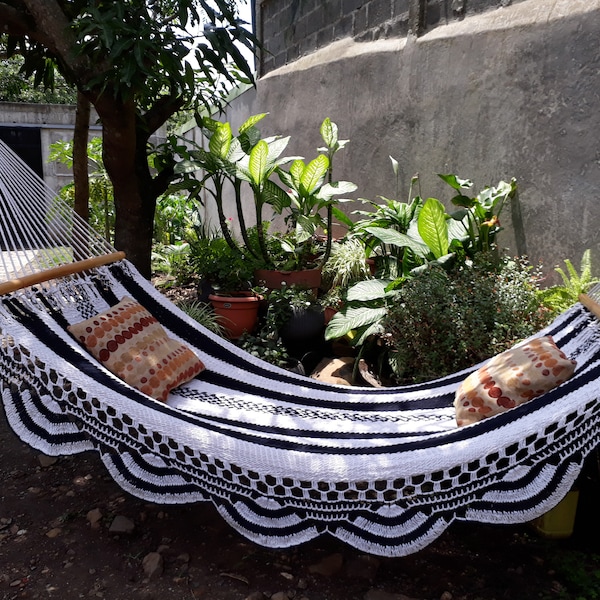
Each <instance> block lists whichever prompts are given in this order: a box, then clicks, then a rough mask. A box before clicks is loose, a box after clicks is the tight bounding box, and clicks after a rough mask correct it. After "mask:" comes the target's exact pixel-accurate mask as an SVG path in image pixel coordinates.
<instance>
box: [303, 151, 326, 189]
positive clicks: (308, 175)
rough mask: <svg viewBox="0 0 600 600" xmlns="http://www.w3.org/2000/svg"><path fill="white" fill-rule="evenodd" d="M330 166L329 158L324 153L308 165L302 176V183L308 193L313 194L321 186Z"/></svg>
mask: <svg viewBox="0 0 600 600" xmlns="http://www.w3.org/2000/svg"><path fill="white" fill-rule="evenodd" d="M328 168H329V159H328V158H327V157H326V156H325V155H324V154H319V156H317V158H315V159H314V160H311V161H310V162H309V163H308V164H307V165H306V168H305V169H304V171H303V172H302V176H301V177H300V185H301V187H302V188H303V192H304V193H305V194H306V195H310V194H312V193H313V192H314V191H315V189H317V188H318V187H319V185H320V184H321V182H322V180H323V177H325V174H326V173H327V169H328Z"/></svg>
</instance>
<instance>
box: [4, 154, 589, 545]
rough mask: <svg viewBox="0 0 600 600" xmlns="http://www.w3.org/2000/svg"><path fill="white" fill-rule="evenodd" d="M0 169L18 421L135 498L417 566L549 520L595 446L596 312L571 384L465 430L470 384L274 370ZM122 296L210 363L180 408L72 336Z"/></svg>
mask: <svg viewBox="0 0 600 600" xmlns="http://www.w3.org/2000/svg"><path fill="white" fill-rule="evenodd" d="M0 172H1V174H0V203H1V207H0V210H1V211H2V212H1V216H2V224H1V226H0V243H1V244H2V252H1V254H2V263H3V265H4V267H3V268H4V271H5V275H4V279H5V280H6V282H5V283H3V284H1V285H0V287H1V288H2V289H1V290H0V292H2V293H3V295H2V296H1V297H0V347H1V351H0V364H1V376H0V389H1V391H2V398H3V402H4V406H5V412H6V416H7V420H8V422H9V424H10V426H11V427H12V428H13V430H14V431H15V433H16V434H17V435H18V436H19V437H20V438H21V439H22V440H23V441H25V442H26V443H28V444H30V445H31V446H33V447H34V448H36V449H37V450H39V451H41V452H44V453H45V454H48V455H71V454H76V453H79V452H84V451H89V450H94V451H96V452H98V454H99V455H100V457H101V459H102V461H103V462H104V464H105V466H106V468H107V470H108V472H109V473H110V475H111V476H112V477H113V478H114V479H115V481H116V482H117V483H118V484H119V485H120V486H121V487H122V488H123V489H124V490H126V491H127V492H129V493H131V494H133V495H135V496H138V497H140V498H142V499H145V500H148V501H152V502H157V503H163V504H165V503H192V502H198V501H210V502H212V503H213V504H214V505H215V507H216V508H217V510H218V511H219V513H220V514H221V515H222V516H223V518H224V519H225V520H226V521H227V522H228V523H230V524H231V525H232V526H233V527H234V528H235V529H236V530H237V531H239V532H241V533H242V534H243V535H244V536H246V537H247V538H249V539H251V540H253V541H255V542H257V543H259V544H261V545H264V546H268V547H289V546H292V545H296V544H300V543H303V542H306V541H308V540H311V539H313V538H315V537H317V536H320V535H323V534H330V535H333V536H335V537H337V538H339V539H340V540H343V541H344V542H346V543H348V544H350V545H352V546H353V547H355V548H358V549H361V550H363V551H366V552H369V553H372V554H378V555H383V556H402V555H406V554H409V553H412V552H416V551H418V550H420V549H422V548H424V547H425V546H426V545H428V544H429V543H431V542H432V541H433V540H435V539H436V538H437V537H438V536H440V535H441V534H442V533H443V532H444V530H445V529H446V528H447V527H448V526H449V525H450V524H451V523H452V522H453V521H456V520H458V521H477V522H486V523H503V524H507V523H523V522H527V521H531V520H533V519H535V518H536V517H539V516H541V515H542V514H544V513H545V512H547V511H548V510H549V509H551V508H552V507H553V506H555V505H556V504H557V503H558V502H559V501H560V500H561V499H562V498H563V497H564V496H565V494H566V493H567V492H568V491H569V489H570V488H571V486H572V484H573V482H574V481H575V479H576V478H577V475H578V473H579V472H580V470H581V467H582V464H583V461H584V458H585V457H586V455H587V454H589V453H590V452H591V451H592V450H593V449H594V448H595V447H596V446H597V444H598V441H599V428H600V401H599V400H600V384H599V381H600V379H599V377H600V328H599V324H598V321H597V320H596V319H595V318H594V316H593V315H592V313H591V312H590V311H589V310H587V309H586V308H585V307H584V306H583V305H581V304H577V305H576V306H574V307H573V308H571V309H570V310H568V311H567V312H565V313H564V314H562V315H561V316H560V317H559V318H558V319H557V320H556V321H555V322H554V323H552V324H551V325H550V326H549V327H548V328H547V329H545V330H544V331H543V332H541V333H543V334H547V335H552V336H553V337H554V339H555V341H556V342H557V344H558V346H559V347H560V348H561V349H562V350H563V351H564V352H565V353H566V354H567V355H568V356H569V357H571V358H574V359H576V360H577V369H576V372H575V374H574V376H573V377H572V378H571V379H569V380H568V381H566V382H565V383H564V384H562V385H561V386H560V387H558V388H556V389H554V390H553V391H551V392H548V393H547V394H545V395H543V396H540V397H538V398H535V399H533V400H531V401H530V402H528V403H526V404H524V405H522V406H519V407H518V408H515V409H512V410H509V411H507V412H504V413H502V414H500V415H497V416H495V417H491V418H488V419H485V420H483V421H481V422H480V423H477V424H474V425H470V426H468V427H461V428H458V427H457V426H456V422H455V413H454V408H453V400H454V392H455V390H456V388H457V386H458V385H459V383H460V382H461V381H462V380H463V379H464V378H465V377H466V376H467V375H468V373H469V372H471V371H472V370H473V369H471V370H466V371H463V372H461V373H456V374H453V375H451V376H448V377H445V378H442V379H439V380H437V381H432V382H428V383H427V384H422V385H412V386H407V387H399V388H366V387H365V388H361V387H351V388H349V387H343V386H336V385H328V384H324V383H321V382H319V381H316V380H313V379H310V378H306V377H302V376H300V375H296V374H293V373H290V372H288V371H285V370H282V369H279V368H277V367H274V366H272V365H270V364H267V363H264V362H262V361H260V360H258V359H256V358H254V357H253V356H251V355H249V354H246V353H244V352H242V351H240V349H239V348H237V347H236V346H234V345H233V344H231V343H230V342H228V341H226V340H224V339H222V338H220V337H218V336H216V335H214V334H212V333H210V332H209V331H207V330H206V329H204V328H202V327H201V326H199V325H198V323H196V322H195V321H193V320H191V319H190V318H188V317H187V316H186V315H185V314H184V313H182V312H181V311H180V310H179V309H178V308H177V307H175V306H174V305H173V304H172V303H170V302H169V301H168V300H167V299H166V298H165V297H164V296H163V295H162V294H160V293H159V292H158V291H157V290H155V289H154V288H153V286H152V285H151V284H150V283H149V282H148V281H146V280H145V279H143V278H142V277H141V276H140V274H139V273H138V272H137V271H136V269H135V268H134V267H133V265H132V264H130V263H129V262H128V261H127V260H126V259H124V258H123V257H122V255H120V254H119V253H115V250H114V248H111V247H110V246H109V245H108V244H106V242H104V241H103V240H101V239H99V238H98V237H97V236H95V235H94V234H93V233H92V232H91V231H90V230H89V229H88V228H87V226H86V225H85V224H83V223H80V222H79V221H78V220H77V218H76V217H75V216H74V215H73V214H72V213H71V211H70V210H69V209H68V207H65V206H63V205H62V204H61V203H60V202H59V201H58V200H57V199H56V198H55V197H54V195H53V194H52V192H50V191H49V190H48V189H47V188H46V187H45V186H44V184H43V183H42V182H41V181H40V180H38V179H37V177H36V176H35V175H34V174H33V172H31V171H29V170H28V169H27V168H26V167H25V166H24V165H23V164H22V163H21V162H20V161H19V160H18V159H16V158H15V156H14V155H13V154H12V153H11V152H10V151H9V150H8V149H7V148H6V147H5V146H3V145H1V144H0ZM90 257H92V258H90ZM125 296H129V297H131V298H134V299H135V300H137V301H138V302H139V303H140V304H141V305H142V306H144V307H145V308H146V309H148V311H150V312H151V313H152V315H154V316H155V317H156V318H157V319H158V321H159V322H160V323H161V324H162V326H163V327H164V328H165V329H166V330H167V332H168V333H169V334H170V335H171V336H172V337H173V338H175V339H177V340H180V341H183V342H185V343H186V344H187V345H188V346H189V347H190V348H191V349H192V350H193V352H194V353H196V355H197V356H198V357H200V358H201V360H202V361H203V362H204V364H205V366H206V369H205V371H204V372H202V373H200V374H199V375H198V376H197V377H196V378H195V379H193V380H192V381H190V382H189V383H187V384H185V385H182V386H181V387H179V388H177V389H175V390H174V391H173V392H172V393H171V394H170V395H169V398H168V401H167V402H166V403H163V402H159V401H156V400H154V399H152V398H150V397H148V396H146V395H145V394H143V393H141V392H139V391H137V390H136V389H134V388H133V387H131V386H129V385H127V384H125V383H124V382H123V381H121V380H120V379H119V378H117V377H116V376H114V375H113V374H112V373H111V372H109V371H108V370H107V369H105V368H104V367H103V366H102V364H101V363H99V362H98V361H96V360H95V359H94V358H92V357H91V355H90V354H89V353H88V352H87V351H86V350H85V349H84V348H82V347H81V346H80V345H79V344H78V343H77V341H76V340H75V339H74V338H73V337H72V336H71V335H70V334H69V333H68V332H67V330H66V328H67V326H68V325H69V324H71V323H76V322H79V321H81V320H83V319H86V318H88V317H90V316H92V315H94V314H97V313H98V312H100V311H102V310H105V309H107V308H108V307H110V306H113V305H114V304H115V303H117V302H118V301H119V300H120V299H122V298H123V297H125Z"/></svg>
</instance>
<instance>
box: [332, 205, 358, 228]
mask: <svg viewBox="0 0 600 600" xmlns="http://www.w3.org/2000/svg"><path fill="white" fill-rule="evenodd" d="M332 211H333V216H334V218H335V219H336V220H337V221H338V222H339V223H341V224H342V225H345V226H346V227H347V228H348V229H351V228H352V226H353V225H354V221H353V220H352V219H351V218H350V217H349V216H348V215H347V214H346V213H345V212H344V211H343V210H340V209H339V208H338V207H337V206H332Z"/></svg>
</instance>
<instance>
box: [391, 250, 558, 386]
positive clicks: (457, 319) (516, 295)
mask: <svg viewBox="0 0 600 600" xmlns="http://www.w3.org/2000/svg"><path fill="white" fill-rule="evenodd" d="M547 321H548V312H547V311H544V310H543V309H542V308H541V305H540V303H539V300H538V298H537V277H536V273H535V272H534V270H533V269H532V268H531V266H530V265H528V264H527V263H526V262H525V261H523V260H502V261H500V262H499V263H496V264H494V263H493V262H492V261H491V260H489V257H485V258H482V259H481V260H478V262H477V264H474V265H473V266H471V267H467V266H464V267H462V268H459V269H455V270H452V271H445V270H443V269H442V268H440V267H439V266H432V267H431V268H429V269H427V270H426V271H425V272H424V273H422V274H421V275H419V276H417V277H415V278H413V279H411V280H408V281H407V282H406V283H405V284H404V285H403V286H402V288H401V289H400V290H399V294H398V296H397V297H396V298H395V299H394V302H393V304H392V305H391V306H390V307H389V310H388V314H387V316H386V317H385V319H384V320H383V329H384V332H385V333H384V334H383V335H382V339H383V340H384V342H385V344H386V346H387V349H388V361H389V365H390V368H391V370H392V373H393V376H394V378H395V379H396V380H397V381H399V382H401V383H411V382H419V381H426V380H429V379H433V378H436V377H441V376H443V375H447V374H449V373H453V372H455V371H459V370H461V369H464V368H467V367H469V366H471V365H473V364H477V363H478V362H480V361H482V360H484V359H486V358H489V357H490V356H492V355H494V354H497V353H499V352H502V351H503V350H506V349H507V348H509V347H510V346H512V345H514V343H515V342H517V341H518V340H520V339H522V338H525V337H528V336H529V335H533V334H534V333H535V332H536V331H538V330H539V329H540V327H541V326H543V325H544V324H545V323H546V322H547Z"/></svg>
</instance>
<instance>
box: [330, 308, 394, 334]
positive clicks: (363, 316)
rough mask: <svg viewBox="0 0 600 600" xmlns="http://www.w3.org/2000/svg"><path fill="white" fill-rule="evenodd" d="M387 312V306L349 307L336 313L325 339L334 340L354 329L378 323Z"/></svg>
mask: <svg viewBox="0 0 600 600" xmlns="http://www.w3.org/2000/svg"><path fill="white" fill-rule="evenodd" d="M386 314H387V308H386V307H385V306H382V307H379V308H369V307H361V308H353V307H350V308H347V309H346V310H345V311H342V312H338V313H336V314H335V315H334V316H333V318H332V319H331V321H330V322H329V324H328V325H327V329H326V330H325V339H326V340H333V339H336V338H340V337H343V336H344V335H346V334H347V333H349V332H350V331H352V330H353V329H359V328H361V327H365V326H368V325H371V324H373V323H376V322H377V321H379V320H381V319H382V318H383V317H385V315H386Z"/></svg>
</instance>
